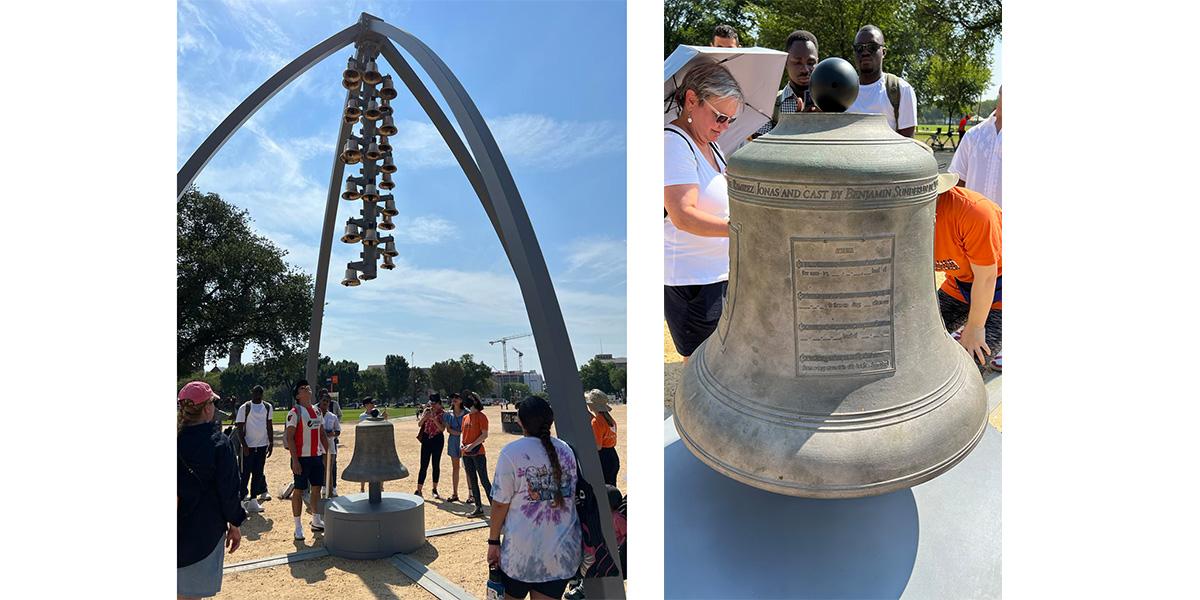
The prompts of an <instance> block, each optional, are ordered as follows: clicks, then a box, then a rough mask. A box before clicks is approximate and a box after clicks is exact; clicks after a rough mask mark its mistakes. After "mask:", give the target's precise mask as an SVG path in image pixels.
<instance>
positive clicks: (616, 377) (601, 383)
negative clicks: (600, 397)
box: [579, 358, 625, 394]
mask: <svg viewBox="0 0 1200 600" xmlns="http://www.w3.org/2000/svg"><path fill="white" fill-rule="evenodd" d="M579 380H580V383H582V384H583V391H585V392H586V391H588V390H592V389H596V390H600V391H602V392H604V393H606V394H615V393H618V392H621V391H622V390H623V389H624V388H625V368H624V367H619V366H617V365H615V364H613V363H611V362H601V360H600V359H598V358H592V360H589V361H587V362H586V363H584V364H583V366H581V367H579ZM618 384H619V385H618Z"/></svg>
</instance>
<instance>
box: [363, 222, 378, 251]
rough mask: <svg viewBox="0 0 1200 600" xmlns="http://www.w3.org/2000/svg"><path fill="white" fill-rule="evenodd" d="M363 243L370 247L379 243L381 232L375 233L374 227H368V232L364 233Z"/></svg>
mask: <svg viewBox="0 0 1200 600" xmlns="http://www.w3.org/2000/svg"><path fill="white" fill-rule="evenodd" d="M362 245H363V246H366V247H368V248H372V247H374V246H377V245H379V234H377V233H375V228H374V227H368V228H367V233H365V234H363V238H362Z"/></svg>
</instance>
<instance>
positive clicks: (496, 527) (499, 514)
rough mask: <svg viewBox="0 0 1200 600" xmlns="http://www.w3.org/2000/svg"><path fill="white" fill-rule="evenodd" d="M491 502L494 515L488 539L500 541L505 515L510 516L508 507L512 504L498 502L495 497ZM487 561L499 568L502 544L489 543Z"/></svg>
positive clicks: (490, 565) (491, 565) (489, 564)
mask: <svg viewBox="0 0 1200 600" xmlns="http://www.w3.org/2000/svg"><path fill="white" fill-rule="evenodd" d="M491 503H492V516H491V521H492V524H491V527H490V528H489V529H488V540H496V541H500V531H501V530H502V529H503V528H504V519H505V517H507V516H508V507H509V506H510V505H509V504H505V503H503V502H497V501H496V500H495V498H493V499H492V500H491ZM487 563H488V566H489V567H497V568H499V566H500V546H497V545H495V544H491V543H489V544H488V550H487Z"/></svg>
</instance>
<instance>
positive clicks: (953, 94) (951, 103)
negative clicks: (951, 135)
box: [928, 56, 992, 123]
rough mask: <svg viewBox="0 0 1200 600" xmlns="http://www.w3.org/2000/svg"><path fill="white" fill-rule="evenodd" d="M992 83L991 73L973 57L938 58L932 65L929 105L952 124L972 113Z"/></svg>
mask: <svg viewBox="0 0 1200 600" xmlns="http://www.w3.org/2000/svg"><path fill="white" fill-rule="evenodd" d="M991 79H992V71H991V69H989V68H987V67H986V66H984V65H982V64H980V63H979V62H978V61H976V60H975V59H974V58H972V57H970V56H960V57H954V56H948V57H945V58H943V57H942V56H934V57H932V58H931V59H930V61H929V81H928V87H929V89H930V92H931V97H930V98H929V101H930V102H932V103H933V104H934V105H935V106H937V107H938V108H940V109H942V112H943V113H945V115H946V119H947V123H949V122H950V121H952V120H954V119H955V117H956V116H958V115H962V114H964V113H966V112H968V111H970V110H971V107H972V106H974V104H975V103H976V102H977V101H978V100H979V97H980V96H981V95H983V92H984V90H986V89H987V86H988V82H989V81H991Z"/></svg>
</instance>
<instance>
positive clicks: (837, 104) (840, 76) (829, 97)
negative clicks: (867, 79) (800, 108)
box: [809, 56, 858, 113]
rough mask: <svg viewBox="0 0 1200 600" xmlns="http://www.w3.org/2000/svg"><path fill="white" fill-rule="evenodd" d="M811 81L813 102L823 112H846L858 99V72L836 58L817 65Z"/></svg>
mask: <svg viewBox="0 0 1200 600" xmlns="http://www.w3.org/2000/svg"><path fill="white" fill-rule="evenodd" d="M809 81H810V83H809V90H810V91H811V92H812V97H813V102H816V103H817V108H819V109H821V110H822V111H823V112H834V113H837V112H846V109H848V108H850V106H851V105H852V104H854V100H855V99H857V98H858V72H857V71H855V70H854V67H853V66H851V65H850V63H848V62H846V61H845V60H844V59H841V58H838V57H836V56H834V57H830V58H827V59H825V60H823V61H821V62H820V63H819V64H817V68H815V69H813V72H812V78H811V79H810V80H809Z"/></svg>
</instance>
